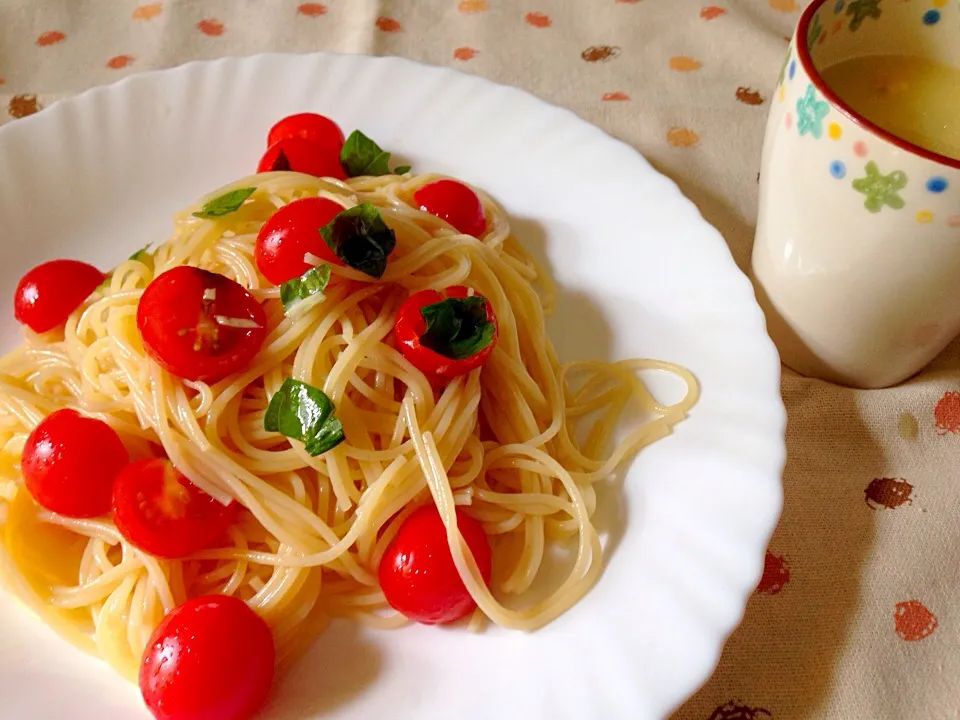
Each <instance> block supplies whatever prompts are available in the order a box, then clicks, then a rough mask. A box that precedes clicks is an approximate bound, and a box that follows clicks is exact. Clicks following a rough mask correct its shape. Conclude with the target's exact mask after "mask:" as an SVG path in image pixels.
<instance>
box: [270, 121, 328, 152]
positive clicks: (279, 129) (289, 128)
mask: <svg viewBox="0 0 960 720" xmlns="http://www.w3.org/2000/svg"><path fill="white" fill-rule="evenodd" d="M292 137H298V138H303V139H304V140H309V141H310V142H314V143H317V144H318V145H326V146H328V147H335V148H336V149H337V153H338V154H339V153H340V150H341V148H343V141H344V136H343V130H341V129H340V126H339V125H337V124H336V123H335V122H334V121H333V120H331V119H330V118H328V117H324V116H323V115H318V114H317V113H309V112H305V113H297V114H296V115H287V117H285V118H283V119H282V120H280V121H278V122H277V123H276V124H275V125H274V126H273V127H272V128H270V132H269V133H268V134H267V146H270V145H274V144H276V143H277V142H279V141H280V140H286V139H287V138H292Z"/></svg>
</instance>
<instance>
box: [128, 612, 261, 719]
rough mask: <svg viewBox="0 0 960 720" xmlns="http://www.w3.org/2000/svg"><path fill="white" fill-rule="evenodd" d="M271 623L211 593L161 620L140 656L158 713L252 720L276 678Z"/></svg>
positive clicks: (143, 681)
mask: <svg viewBox="0 0 960 720" xmlns="http://www.w3.org/2000/svg"><path fill="white" fill-rule="evenodd" d="M275 657H276V650H275V649H274V644H273V635H272V634H271V633H270V628H269V627H268V626H267V623H266V622H264V620H263V618H261V617H260V616H259V615H258V614H257V613H256V612H255V611H254V610H252V609H251V608H250V606H248V605H247V604H246V603H245V602H243V600H240V599H239V598H235V597H232V596H230V595H203V596H201V597H196V598H192V599H190V600H187V601H186V602H185V603H183V604H181V605H178V606H177V607H175V608H174V609H173V610H171V611H170V613H169V614H168V615H167V616H166V617H165V618H164V619H163V620H161V621H160V624H159V625H158V626H157V629H156V630H154V631H153V635H151V636H150V642H149V643H148V644H147V648H146V650H145V651H144V653H143V660H142V661H141V663H140V692H141V694H142V695H143V699H144V702H146V704H147V707H148V708H149V709H150V712H152V713H153V716H154V717H155V718H157V720H247V718H250V717H253V716H254V715H255V714H256V712H257V711H258V710H259V709H260V708H261V707H262V706H263V703H264V701H265V700H266V699H267V695H268V694H269V692H270V685H271V683H272V682H273V672H274V661H275Z"/></svg>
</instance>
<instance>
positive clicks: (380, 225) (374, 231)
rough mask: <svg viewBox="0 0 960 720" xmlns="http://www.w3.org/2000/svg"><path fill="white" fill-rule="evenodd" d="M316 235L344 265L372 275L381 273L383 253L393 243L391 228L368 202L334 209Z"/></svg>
mask: <svg viewBox="0 0 960 720" xmlns="http://www.w3.org/2000/svg"><path fill="white" fill-rule="evenodd" d="M320 236H321V237H322V238H323V241H324V242H325V243H326V244H327V247H329V248H330V249H331V250H333V252H334V254H335V255H336V256H337V257H338V258H340V259H341V260H342V261H343V263H344V264H345V265H348V266H350V267H352V268H354V269H355V270H359V271H360V272H362V273H364V274H366V275H369V276H370V277H375V278H379V277H383V272H384V270H386V269H387V257H388V256H389V255H390V253H391V252H393V248H394V246H395V245H396V244H397V238H396V235H394V233H393V230H391V229H390V228H389V227H388V226H387V224H386V223H385V222H384V221H383V218H382V217H380V211H379V210H377V208H376V206H375V205H373V204H371V203H361V204H360V205H357V206H355V207H352V208H350V209H349V210H343V211H342V212H340V213H337V215H336V216H335V217H334V218H333V220H331V221H330V222H328V223H327V224H326V225H324V226H323V227H322V228H320Z"/></svg>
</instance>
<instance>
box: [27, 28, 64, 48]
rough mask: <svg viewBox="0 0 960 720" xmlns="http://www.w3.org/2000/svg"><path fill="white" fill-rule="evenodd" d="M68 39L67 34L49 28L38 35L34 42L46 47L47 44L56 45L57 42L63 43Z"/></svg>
mask: <svg viewBox="0 0 960 720" xmlns="http://www.w3.org/2000/svg"><path fill="white" fill-rule="evenodd" d="M66 39H67V36H66V35H65V34H64V33H62V32H60V31H59V30H47V31H46V32H44V33H40V34H39V35H37V39H36V40H34V43H36V44H37V45H39V46H40V47H46V46H47V45H56V44H57V43H62V42H63V41H64V40H66Z"/></svg>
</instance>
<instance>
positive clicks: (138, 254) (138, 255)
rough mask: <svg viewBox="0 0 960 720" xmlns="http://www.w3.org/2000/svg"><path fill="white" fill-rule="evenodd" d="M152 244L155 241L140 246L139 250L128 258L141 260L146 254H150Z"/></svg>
mask: <svg viewBox="0 0 960 720" xmlns="http://www.w3.org/2000/svg"><path fill="white" fill-rule="evenodd" d="M151 245H153V243H147V244H146V245H144V246H143V247H142V248H140V249H139V250H137V251H136V252H135V253H133V255H131V256H130V257H129V258H127V259H128V260H140V259H141V258H142V257H143V256H144V255H149V253H148V252H147V250H149V249H150V246H151Z"/></svg>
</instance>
